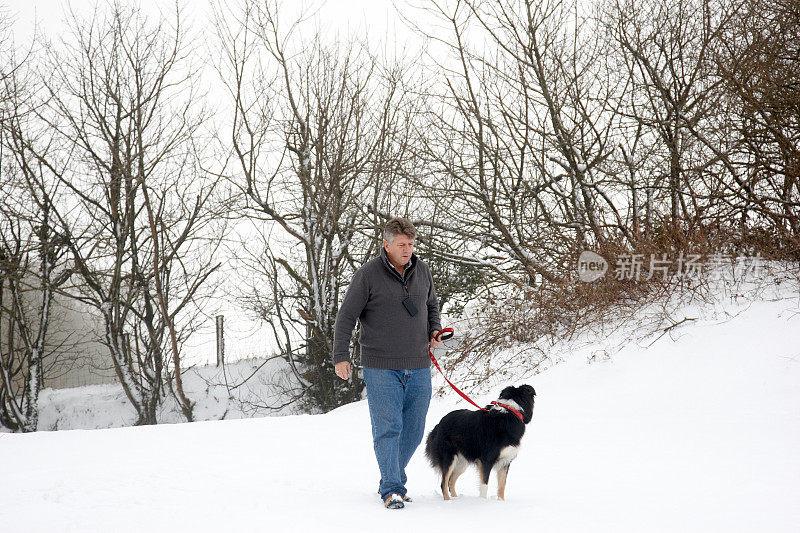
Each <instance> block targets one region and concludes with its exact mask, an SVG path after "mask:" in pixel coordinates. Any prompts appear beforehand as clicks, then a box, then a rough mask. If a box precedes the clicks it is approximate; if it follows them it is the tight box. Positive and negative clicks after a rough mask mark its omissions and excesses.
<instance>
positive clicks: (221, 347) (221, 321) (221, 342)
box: [217, 315, 225, 366]
mask: <svg viewBox="0 0 800 533" xmlns="http://www.w3.org/2000/svg"><path fill="white" fill-rule="evenodd" d="M224 332H225V315H217V366H220V365H224V364H225V334H224Z"/></svg>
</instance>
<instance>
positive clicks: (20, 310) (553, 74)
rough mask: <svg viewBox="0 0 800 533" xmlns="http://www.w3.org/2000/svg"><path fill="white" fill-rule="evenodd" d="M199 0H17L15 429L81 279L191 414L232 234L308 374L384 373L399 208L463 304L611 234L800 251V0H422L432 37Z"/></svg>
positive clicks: (12, 156)
mask: <svg viewBox="0 0 800 533" xmlns="http://www.w3.org/2000/svg"><path fill="white" fill-rule="evenodd" d="M186 8H187V6H180V5H178V6H176V8H175V10H174V11H173V12H170V13H163V14H162V16H160V17H156V16H153V15H148V14H146V13H144V12H143V11H142V10H141V9H140V8H138V7H134V5H133V4H131V5H127V4H126V3H124V2H114V3H108V4H98V6H97V7H96V8H95V10H94V11H93V12H92V13H91V14H90V15H88V16H79V15H76V14H71V15H70V16H69V17H67V23H66V25H65V26H64V28H63V32H62V34H61V35H58V36H38V37H37V38H35V39H34V40H33V42H32V43H29V44H26V45H24V46H22V45H20V44H18V43H15V42H13V39H12V37H11V31H10V28H11V26H10V24H11V23H12V20H11V18H10V16H9V15H8V14H7V13H6V12H0V55H2V61H1V62H0V65H2V72H0V76H1V77H2V78H1V80H2V83H1V84H0V187H2V195H0V339H2V340H0V424H2V425H3V426H5V427H7V428H10V429H12V430H19V431H34V430H36V429H37V401H38V394H39V392H40V390H41V386H42V383H46V379H47V376H46V369H47V368H48V366H47V361H48V358H53V357H56V356H57V352H58V350H55V349H54V346H53V344H52V342H50V341H49V340H48V339H49V338H51V337H52V329H53V328H54V327H57V324H58V323H57V321H55V322H54V321H53V319H52V316H51V304H52V301H53V298H54V297H56V296H57V297H60V298H66V299H69V300H71V301H74V302H76V303H77V304H79V305H80V306H81V308H82V309H85V310H86V312H87V313H90V314H91V315H92V316H94V317H95V318H96V319H97V321H98V324H100V325H101V327H100V334H99V341H100V342H102V344H103V345H104V347H105V350H106V351H107V358H108V361H109V363H110V364H111V366H113V369H114V373H115V375H116V377H117V379H118V381H119V383H120V384H121V386H122V388H123V390H124V391H125V395H126V397H127V399H128V401H129V403H130V404H131V406H132V408H133V409H134V410H135V411H136V413H137V418H138V423H140V424H153V423H157V408H158V406H159V405H161V404H162V403H163V402H164V401H165V400H166V399H167V398H169V399H170V401H174V402H176V404H177V405H178V406H179V408H180V409H181V411H182V412H183V414H184V416H185V418H186V419H187V420H189V421H191V420H192V418H193V406H194V402H193V400H192V398H190V397H189V396H188V395H187V393H186V392H185V391H184V388H183V384H182V380H181V374H182V371H183V370H184V368H183V367H184V366H185V365H184V360H185V356H186V353H185V350H186V348H185V341H186V339H187V338H188V337H189V336H190V335H191V334H192V332H193V331H195V330H196V328H197V327H198V325H199V324H200V323H201V321H202V319H203V309H204V306H206V305H208V303H209V302H210V301H212V299H214V298H219V297H220V292H219V284H220V277H221V270H220V269H221V267H222V263H223V259H222V258H225V259H224V262H227V263H232V264H233V265H234V268H235V270H236V272H238V273H240V275H241V279H240V280H238V282H237V289H236V290H235V291H234V293H233V294H228V295H226V297H233V298H235V299H236V301H237V302H238V303H239V304H240V305H242V306H243V307H244V308H245V309H247V310H248V311H249V312H250V313H252V314H253V315H254V316H257V317H259V318H260V319H262V320H263V321H264V323H265V324H267V325H268V326H269V328H270V330H271V332H272V337H273V338H272V339H271V340H270V342H271V344H272V345H274V346H275V350H276V353H275V354H271V355H275V356H278V357H280V358H282V359H283V360H284V361H285V363H286V368H287V369H288V370H289V372H290V373H291V376H292V386H291V387H290V389H289V390H287V391H286V392H287V394H288V396H289V397H290V398H291V399H292V401H296V402H298V404H299V405H301V406H302V407H303V408H305V409H307V410H323V411H324V410H328V409H331V408H333V407H336V406H339V405H342V404H343V403H347V402H349V401H353V400H355V399H357V398H359V397H360V394H361V391H362V387H363V385H362V384H361V383H360V382H359V381H358V380H353V381H352V382H348V383H342V382H337V380H336V378H335V375H334V373H333V371H332V365H331V357H330V355H331V349H332V341H333V324H334V321H335V318H336V312H337V309H338V302H339V301H340V300H341V298H342V296H343V294H344V291H345V290H346V288H347V283H348V281H349V278H350V276H351V275H352V273H353V272H354V270H355V269H357V268H358V267H359V266H360V265H361V264H363V262H365V261H366V260H367V259H368V258H369V257H371V256H373V255H374V254H375V253H376V252H377V250H378V247H379V246H380V239H381V229H382V226H383V223H384V221H385V220H386V219H387V218H390V217H392V216H396V215H402V216H407V217H408V218H410V219H411V220H412V221H413V222H414V223H415V224H416V225H417V227H418V229H419V230H420V237H419V253H420V254H421V255H422V256H423V257H425V258H426V259H427V260H429V262H430V264H431V266H432V269H433V272H434V276H435V278H436V282H437V287H438V289H439V293H440V300H441V302H442V305H443V307H445V308H446V309H449V310H450V311H451V312H453V313H457V312H458V311H459V310H460V309H461V308H463V305H464V303H465V302H466V301H468V300H471V299H473V300H474V299H476V298H477V299H481V298H484V299H485V298H491V295H492V294H494V293H496V292H497V291H498V290H500V291H505V292H508V291H512V292H513V291H526V292H525V293H526V294H529V293H530V291H549V293H551V294H552V293H559V292H562V293H563V292H564V291H567V290H569V287H570V286H572V285H574V284H575V283H578V282H576V278H575V269H574V262H575V259H576V257H577V255H578V254H579V253H580V252H581V251H583V250H587V249H591V250H594V251H596V252H597V253H599V254H600V255H603V256H604V257H606V258H607V259H609V260H613V257H614V254H617V253H620V252H621V251H628V252H631V251H643V252H653V251H659V252H674V251H679V250H689V249H692V250H715V251H717V250H723V251H730V252H737V253H754V252H758V253H761V254H763V255H768V256H770V257H782V258H793V259H795V260H796V259H797V258H798V255H800V248H799V245H800V238H798V234H799V232H798V230H800V179H798V178H799V177H800V148H798V147H799V146H800V2H798V1H797V0H776V1H774V2H770V3H763V2H758V1H756V0H643V1H636V2H634V1H633V0H597V1H596V2H594V3H593V4H591V5H585V4H584V3H577V2H572V1H569V0H568V1H558V0H543V1H536V2H534V1H532V0H513V1H512V0H503V1H499V2H478V1H471V0H455V1H449V2H438V1H430V2H425V3H423V4H422V5H414V6H411V5H404V6H399V7H398V12H397V16H398V17H399V18H402V19H403V20H404V23H405V24H407V25H408V26H409V27H412V28H413V29H414V31H416V32H417V34H418V35H419V37H420V40H421V42H426V43H428V45H429V46H428V49H427V52H426V53H421V54H420V55H418V56H415V57H404V56H403V55H402V53H400V52H399V51H398V53H396V54H393V55H391V54H385V53H384V54H383V55H380V54H376V53H375V51H374V49H373V47H372V46H371V45H370V44H369V43H368V42H365V41H364V40H359V39H358V38H357V36H351V37H350V38H348V39H346V40H344V41H335V42H330V39H328V38H326V37H325V36H323V35H319V34H314V33H309V31H308V30H309V28H313V26H314V24H315V21H314V19H313V18H311V19H304V18H301V19H298V20H284V19H283V18H281V17H282V16H284V15H283V13H282V12H279V10H278V8H277V5H276V4H274V3H272V2H270V1H267V0H258V1H257V0H240V1H239V2H234V3H225V4H222V5H220V6H217V7H215V8H214V10H213V14H212V16H211V17H210V20H209V21H208V23H207V26H205V27H203V28H200V29H199V30H200V31H201V32H202V33H201V35H202V39H201V38H200V36H198V33H197V30H198V28H188V27H185V25H184V22H183V20H184V16H183V15H184V13H183V10H184V9H186ZM209 73H213V76H211V78H213V81H209ZM241 227H247V228H249V229H248V230H247V231H245V232H244V233H241V232H237V231H233V230H232V229H233V228H241ZM237 236H238V237H237ZM356 335H357V333H356ZM355 347H356V350H357V344H355ZM355 356H356V357H355V360H356V361H358V354H357V353H356V354H355Z"/></svg>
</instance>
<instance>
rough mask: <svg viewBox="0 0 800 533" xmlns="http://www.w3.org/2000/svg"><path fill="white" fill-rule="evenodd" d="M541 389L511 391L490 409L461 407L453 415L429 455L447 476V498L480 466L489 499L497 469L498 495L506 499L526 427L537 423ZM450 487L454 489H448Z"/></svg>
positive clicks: (433, 435)
mask: <svg viewBox="0 0 800 533" xmlns="http://www.w3.org/2000/svg"><path fill="white" fill-rule="evenodd" d="M534 396H536V391H535V390H533V387H531V386H530V385H522V386H520V387H506V388H505V389H503V391H502V392H501V393H500V397H499V398H498V400H497V401H495V402H492V403H491V404H490V405H487V406H486V409H487V411H470V410H469V409H459V410H458V411H453V412H451V413H448V414H446V415H445V416H444V418H442V420H441V421H439V423H438V424H437V425H436V427H434V428H433V429H432V430H431V432H430V433H429V434H428V440H427V443H426V445H425V455H427V456H428V460H429V461H430V462H431V465H433V467H434V468H436V469H437V470H438V471H439V472H441V474H442V485H441V486H442V496H444V499H445V500H449V499H450V496H451V495H452V496H453V497H456V496H458V495H457V494H456V480H457V479H458V477H459V476H460V475H461V474H463V473H464V470H466V469H467V466H469V465H470V464H475V465H477V467H478V474H479V476H480V483H481V497H482V498H486V492H487V491H488V485H489V475H490V474H491V472H492V469H496V470H497V497H498V498H499V499H501V500H503V499H505V490H506V478H507V477H508V467H509V466H510V465H511V461H513V460H514V458H515V457H516V456H517V452H518V450H519V445H520V441H521V440H522V435H523V434H524V433H525V425H526V424H527V423H528V422H530V421H531V416H532V414H533V403H534ZM448 489H449V491H448Z"/></svg>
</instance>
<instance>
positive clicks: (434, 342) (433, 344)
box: [430, 329, 442, 350]
mask: <svg viewBox="0 0 800 533" xmlns="http://www.w3.org/2000/svg"><path fill="white" fill-rule="evenodd" d="M438 334H439V330H438V329H435V330H433V335H431V344H430V346H431V350H433V349H434V348H436V347H437V346H439V345H440V344H442V341H441V340H440V339H437V338H436V336H437V335H438Z"/></svg>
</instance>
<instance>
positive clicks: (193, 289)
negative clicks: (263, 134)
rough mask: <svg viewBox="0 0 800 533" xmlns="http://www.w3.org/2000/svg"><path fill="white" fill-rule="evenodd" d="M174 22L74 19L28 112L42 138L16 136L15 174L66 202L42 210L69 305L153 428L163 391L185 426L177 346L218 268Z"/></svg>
mask: <svg viewBox="0 0 800 533" xmlns="http://www.w3.org/2000/svg"><path fill="white" fill-rule="evenodd" d="M173 22H174V24H173V25H172V26H170V25H169V24H168V23H167V20H166V19H162V20H161V21H159V22H158V23H157V24H153V23H151V22H150V21H149V20H148V19H147V17H145V16H144V15H143V14H142V13H141V12H140V11H139V10H138V9H136V8H127V7H123V6H122V5H120V4H111V5H109V6H108V10H107V11H106V12H104V13H101V12H100V11H98V10H96V11H95V12H94V15H93V16H92V17H91V18H90V19H89V20H86V21H84V20H81V19H80V18H78V17H77V16H75V15H73V16H72V18H71V21H70V29H71V30H72V34H71V36H69V37H66V38H64V39H63V41H62V42H61V43H60V44H59V46H51V47H50V48H49V51H48V53H47V58H46V61H45V62H44V63H43V64H44V66H43V68H42V72H41V75H42V77H43V85H44V91H43V95H42V100H41V102H38V103H37V104H38V105H36V106H35V108H34V111H35V113H36V116H37V118H38V120H39V121H40V127H42V128H45V129H46V130H47V131H48V133H49V134H50V135H51V139H52V140H51V141H50V142H49V143H47V144H45V143H44V142H43V139H42V138H41V137H37V136H36V135H34V134H32V133H31V132H30V131H18V132H17V139H18V146H17V147H16V150H17V151H18V152H19V153H20V154H22V155H21V158H22V159H23V160H24V161H25V162H24V164H23V167H24V168H25V169H26V172H28V173H30V174H36V173H37V172H38V173H44V174H46V175H47V180H49V181H50V182H57V183H59V184H60V186H61V187H63V188H64V190H65V191H66V192H67V193H68V197H67V198H62V199H56V198H52V197H50V198H48V199H47V200H46V202H47V203H48V206H49V210H50V211H49V212H50V214H51V217H52V220H53V226H54V227H56V228H57V229H56V231H57V233H58V235H59V236H60V238H61V239H62V242H63V243H64V245H65V246H66V247H67V248H68V250H69V253H70V256H71V261H72V262H73V266H72V268H73V270H74V271H75V273H76V274H77V275H78V276H79V277H80V279H81V281H82V283H81V287H82V290H81V291H80V292H76V293H74V294H73V297H75V298H77V299H79V300H81V301H82V302H84V303H86V304H88V305H89V306H91V307H93V308H94V309H96V310H97V311H98V312H99V313H100V314H101V316H102V317H103V323H104V327H105V335H104V343H105V344H106V346H107V347H108V350H109V354H110V356H111V360H112V362H113V364H114V369H115V371H116V374H117V377H118V378H119V381H120V383H121V384H122V387H123V389H124V391H125V394H126V396H127V397H128V399H129V401H130V402H131V404H132V405H133V407H134V408H135V410H136V412H137V414H138V423H139V424H153V423H156V422H157V408H158V406H159V405H160V404H161V403H162V401H163V399H164V398H165V397H166V394H165V392H166V390H165V387H167V388H169V389H170V390H172V391H173V393H174V396H175V399H176V401H177V402H178V405H179V406H180V408H181V409H182V411H183V414H184V415H185V416H186V418H187V419H188V420H191V419H192V406H193V404H192V402H191V401H190V400H189V399H188V398H187V397H186V395H185V393H184V391H183V386H182V381H181V354H180V347H181V344H182V343H183V341H185V339H186V337H187V336H188V334H189V333H190V331H191V328H192V321H191V312H192V309H191V308H192V306H193V305H194V303H195V299H196V298H197V297H198V295H199V294H200V292H199V291H200V290H201V288H202V287H203V286H204V284H206V283H207V281H208V279H209V277H210V276H211V275H212V274H213V272H214V271H215V270H216V269H217V267H218V264H215V263H214V262H213V259H212V258H213V251H214V246H215V242H217V241H215V239H214V234H213V232H212V231H211V229H212V228H211V223H212V221H213V220H214V216H213V213H212V211H211V210H210V209H209V208H210V206H211V204H212V202H213V198H214V196H213V194H214V190H215V187H216V180H215V179H209V177H208V176H206V175H205V174H203V173H202V172H200V170H199V163H198V157H199V156H198V154H197V151H196V150H195V148H194V146H193V139H194V137H195V136H196V134H197V133H198V131H199V127H200V125H201V123H202V121H203V119H204V115H203V111H202V110H200V109H198V107H197V105H196V104H195V103H194V100H195V99H196V98H197V96H198V94H197V89H196V87H195V83H194V80H195V78H196V72H195V71H194V70H193V68H192V65H191V61H190V60H189V57H188V51H187V48H186V45H185V43H184V40H183V39H184V32H183V29H182V27H181V25H180V22H181V17H180V11H179V10H178V9H176V12H175V18H174V20H173ZM53 154H55V155H53ZM40 183H41V180H40ZM41 192H44V189H42V191H41ZM173 382H174V389H173V387H172V384H173Z"/></svg>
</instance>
